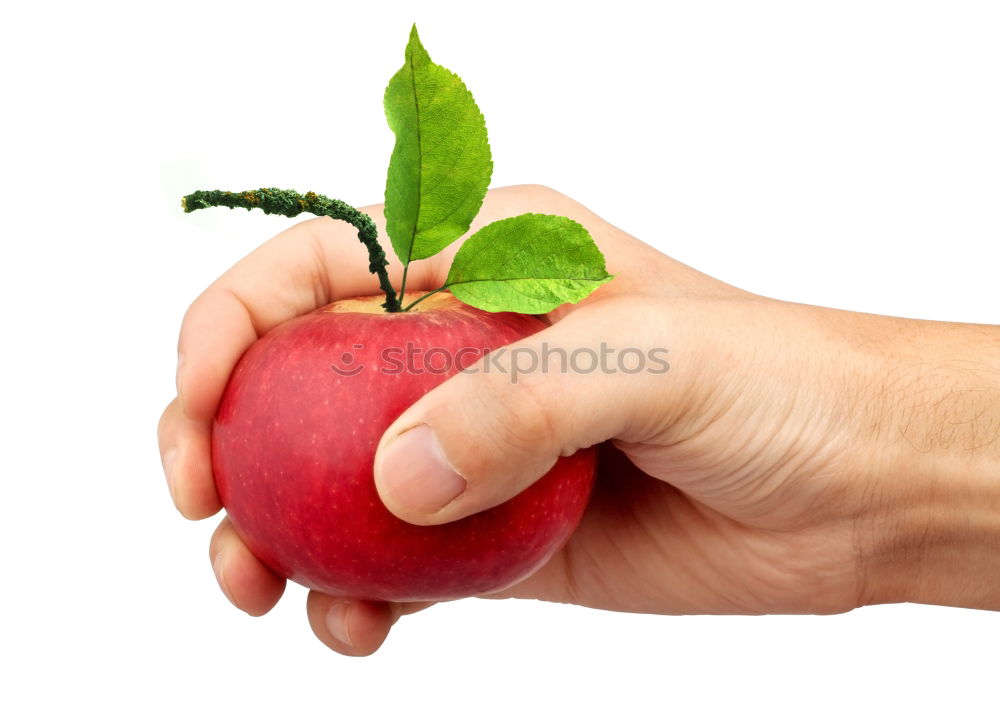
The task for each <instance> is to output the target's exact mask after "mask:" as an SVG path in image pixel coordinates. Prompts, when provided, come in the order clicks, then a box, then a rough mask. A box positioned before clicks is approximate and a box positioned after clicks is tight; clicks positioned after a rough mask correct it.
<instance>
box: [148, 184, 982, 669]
mask: <svg viewBox="0 0 1000 727" xmlns="http://www.w3.org/2000/svg"><path fill="white" fill-rule="evenodd" d="M366 211H367V212H369V214H371V215H372V217H373V218H374V219H375V220H376V223H377V224H378V225H379V227H380V230H383V229H384V228H383V224H384V220H383V219H382V218H381V214H380V208H370V209H367V210H366ZM525 211H534V212H548V213H553V214H563V215H567V216H569V217H572V218H574V219H576V220H578V221H580V222H581V223H582V224H583V225H584V226H585V227H587V228H588V229H589V230H590V232H591V233H592V234H593V236H594V238H595V240H596V241H597V243H598V245H599V246H600V247H601V249H602V250H603V251H604V253H605V256H606V257H607V261H608V269H609V270H610V271H611V272H613V273H616V274H617V277H616V279H615V280H614V281H613V282H612V283H610V284H608V285H606V286H604V287H603V288H601V289H600V290H599V291H598V292H597V293H595V294H594V295H593V296H591V297H590V298H589V299H587V300H586V301H585V302H583V303H581V304H579V305H576V306H565V307H563V308H561V309H559V310H558V311H556V312H554V313H553V314H552V315H550V316H549V319H550V321H551V322H552V323H553V325H552V326H551V327H550V328H548V329H546V330H544V331H542V332H540V333H539V334H536V335H535V336H532V337H531V338H529V339H526V340H525V341H523V342H520V343H519V344H518V347H519V348H524V347H531V348H534V349H535V350H536V352H537V353H538V354H539V356H540V355H541V354H542V351H543V348H542V347H543V345H547V347H548V350H549V351H552V350H553V349H562V350H565V351H566V352H568V353H572V352H573V351H577V350H579V349H588V350H591V351H594V352H598V353H599V352H600V351H601V350H602V349H601V347H602V344H603V345H604V346H605V347H606V348H605V350H613V351H615V352H621V351H623V350H625V349H638V350H639V351H640V352H649V351H651V350H653V349H668V350H669V355H668V356H667V359H668V361H669V365H670V368H669V371H668V372H667V373H665V374H663V373H655V372H653V371H652V370H650V369H649V368H647V369H644V370H642V371H638V372H635V373H626V372H623V371H620V370H619V371H614V370H609V371H607V372H602V371H600V370H597V371H594V372H593V373H587V374H585V373H575V372H572V371H559V370H553V369H552V368H550V370H549V371H548V373H543V372H541V371H538V370H535V371H526V372H524V373H521V374H520V375H519V377H518V381H517V383H516V384H513V383H511V382H510V381H509V377H508V375H505V374H503V373H502V372H500V371H498V370H496V369H494V370H493V371H492V372H490V373H479V374H470V375H466V376H460V377H454V378H452V379H450V380H448V381H447V382H445V383H444V384H442V385H441V386H439V387H438V388H436V389H435V390H433V391H432V392H430V393H429V394H428V395H427V396H425V397H424V398H423V399H421V400H420V401H419V402H417V403H416V404H415V405H414V406H413V407H412V408H411V409H410V410H408V411H407V412H405V413H404V414H403V415H402V416H401V417H400V419H399V420H397V422H396V423H394V424H393V425H392V427H390V429H389V430H388V431H387V432H386V434H385V436H384V437H383V440H382V443H381V445H380V448H379V452H378V454H377V456H376V462H375V475H376V482H377V485H378V488H379V492H380V494H381V496H382V498H383V501H384V502H385V503H386V505H387V506H388V507H389V508H390V509H391V510H392V511H393V512H394V513H396V514H397V515H398V516H400V517H402V518H403V519H405V520H408V521H410V522H414V523H418V524H431V523H438V522H445V521H449V520H454V519H457V518H460V517H463V516H465V515H469V514H471V513H474V512H477V511H479V510H482V509H485V508H488V507H491V506H493V505H495V504H497V503H499V502H502V501H504V500H506V499H509V498H510V497H512V496H513V495H515V494H516V493H517V492H519V491H520V490H522V489H523V488H524V487H526V486H528V485H529V484H530V483H531V482H533V481H534V480H535V479H537V478H538V477H539V476H540V475H541V474H542V473H544V472H545V471H546V470H547V468H548V467H549V466H551V464H552V462H553V461H554V460H555V457H557V456H558V455H559V454H560V453H566V452H571V451H574V450H575V449H578V448H580V447H585V446H590V445H594V444H598V443H603V442H608V441H610V442H611V443H610V444H602V445H601V446H602V449H603V451H602V465H601V469H600V473H599V478H598V482H597V485H596V487H595V492H594V497H593V500H592V502H591V505H590V507H589V508H588V510H587V513H586V514H585V516H584V520H583V522H582V523H581V525H580V527H579V529H578V530H577V532H576V533H575V534H574V536H573V537H572V539H571V540H570V541H569V542H568V543H567V545H566V546H565V547H564V548H563V550H562V551H561V552H560V553H559V554H557V555H556V557H554V558H553V559H552V560H551V561H550V562H549V563H548V564H547V565H546V566H545V567H544V568H543V569H542V570H540V571H539V572H538V573H536V574H535V575H533V576H531V577H530V578H528V579H526V580H525V581H523V582H521V583H519V584H517V585H516V586H514V587H513V588H511V589H509V590H507V591H505V592H503V593H499V594H494V595H495V597H524V598H539V599H544V600H552V601H562V602H569V603H577V604H581V605H585V606H591V607H596V608H605V609H615V610H624V611H638V612H652V613H777V612H783V613H834V612H840V611H845V610H849V609H851V608H854V607H856V606H859V605H864V604H868V603H877V602H885V601H896V600H922V601H925V602H932V603H935V602H936V603H963V604H965V605H977V606H982V607H1000V585H998V584H996V583H995V581H996V579H995V577H994V578H993V580H992V581H987V582H986V584H985V585H984V584H983V581H982V578H981V575H982V573H984V572H987V571H988V566H991V567H995V559H996V557H995V555H992V556H991V555H990V549H989V538H990V537H997V536H1000V524H998V522H997V521H1000V517H994V518H992V519H991V518H986V517H985V516H983V513H984V512H991V511H992V512H993V513H994V515H995V514H996V512H997V511H998V508H997V499H996V494H995V489H996V487H995V485H994V486H993V487H989V486H988V484H989V478H990V476H991V471H993V470H995V468H996V466H997V462H998V461H1000V451H998V450H1000V445H998V440H1000V436H998V434H997V432H998V427H1000V415H998V414H997V411H998V408H1000V406H998V404H1000V402H998V401H997V399H998V395H997V391H998V390H1000V374H998V372H997V370H996V363H997V361H1000V356H997V355H996V353H997V351H998V344H997V341H998V334H997V331H996V329H995V328H991V327H987V326H956V325H954V324H932V323H926V322H917V321H903V320H900V319H890V318H884V317H879V316H868V315H863V314H855V313H848V312H844V311H834V310H830V309H823V308H815V307H810V306H802V305H795V304H790V303H784V302H780V301H775V300H770V299H767V298H762V297H759V296H755V295H752V294H750V293H747V292H744V291H741V290H738V289H736V288H733V287H731V286H728V285H726V284H724V283H721V282H719V281H717V280H714V279H712V278H709V277H707V276H705V275H702V274H700V273H698V272H696V271H694V270H692V269H690V268H687V267H685V266H683V265H682V264H680V263H678V262H676V261H674V260H671V259H670V258H668V257H666V256H664V255H662V254H660V253H659V252H657V251H655V250H654V249H652V248H650V247H648V246H646V245H645V244H643V243H642V242H640V241H639V240H636V239H635V238H633V237H631V236H629V235H627V234H626V233H624V232H622V231H621V230H618V229H616V228H614V227H612V226H611V225H609V224H608V223H606V222H604V221H603V220H601V219H600V218H598V217H597V216H595V215H594V214H593V213H591V212H590V211H588V210H586V209H585V208H583V207H582V206H580V205H578V204H577V203H575V202H573V201H572V200H569V199H568V198H566V197H564V196H562V195H559V194H557V193H555V192H553V191H551V190H548V189H545V188H542V187H514V188H505V189H501V190H495V191H493V192H491V193H490V195H489V196H488V197H487V201H486V203H485V205H484V207H483V211H482V213H481V215H480V218H479V219H478V220H477V222H478V223H479V224H486V223H487V222H489V221H492V220H494V219H498V218H501V217H504V216H508V215H512V214H518V213H520V212H525ZM381 234H382V239H385V236H384V231H383V232H382V233H381ZM454 248H457V245H456V246H453V249H454ZM364 260H365V259H364V250H363V248H362V247H361V246H360V245H359V244H358V243H357V241H356V240H354V239H353V234H352V231H351V230H350V228H347V227H346V226H344V227H342V226H341V225H339V224H337V223H334V222H332V221H330V220H323V219H320V220H310V221H308V222H306V223H303V224H300V225H297V226H296V227H294V228H292V229H291V230H289V231H288V232H286V233H283V234H282V235H280V236H278V237H277V238H275V239H274V240H272V241H270V242H269V243H267V244H266V245H264V246H263V247H262V248H260V249H259V250H257V251H255V252H254V253H252V254H251V255H250V256H248V257H247V258H246V259H244V260H243V261H241V262H240V263H238V264H237V265H236V266H235V267H234V268H233V269H232V270H231V271H229V272H228V273H227V274H226V275H224V276H223V277H222V278H220V280H219V281H217V282H216V283H215V284H213V285H212V286H211V287H210V288H209V289H208V290H207V291H206V292H205V293H204V294H203V295H202V296H201V297H199V299H198V300H197V301H196V302H195V303H194V305H193V306H192V307H191V309H190V311H189V312H188V314H187V316H186V317H185V321H184V325H183V327H182V332H181V340H180V345H179V350H180V352H181V356H182V362H181V364H180V365H179V371H178V384H179V392H180V394H179V398H178V400H175V401H174V402H173V403H172V404H171V405H170V406H169V407H168V408H167V411H166V412H165V413H164V417H163V420H162V422H161V427H160V441H161V448H162V450H163V451H164V452H169V451H171V450H172V451H173V452H174V453H175V454H174V455H165V467H166V469H167V470H168V481H169V482H170V483H171V491H172V493H173V496H174V501H175V503H176V504H177V506H178V508H179V509H180V510H181V512H182V513H184V514H185V515H187V516H188V517H194V518H197V517H207V516H209V515H211V514H213V513H214V512H216V511H217V510H218V509H219V507H220V505H219V502H218V498H217V495H216V494H215V489H214V485H213V483H212V479H211V469H210V464H209V460H208V438H209V431H210V426H211V417H212V415H213V414H214V411H215V407H216V405H217V403H218V400H219V397H220V396H221V393H222V390H223V387H224V385H225V382H226V380H227V378H228V376H229V373H230V371H231V370H232V367H233V365H234V364H235V362H236V360H237V359H238V358H239V356H240V354H241V353H242V352H243V350H245V349H246V347H247V346H249V345H250V343H252V342H253V340H254V339H255V338H256V337H257V336H259V335H260V334H262V333H263V332H264V331H266V330H267V329H269V328H271V327H273V326H274V325H276V324H278V323H280V322H282V321H283V320H286V319H288V318H291V317H294V316H296V315H300V314H302V313H305V312H307V311H309V310H312V309H314V308H316V307H319V306H320V305H323V304H325V303H327V302H329V301H331V300H335V299H338V298H343V297H349V296H352V295H358V294H363V293H374V292H376V286H375V282H374V278H371V277H370V276H369V275H368V273H367V266H366V264H365V261H364ZM449 262H450V260H449V259H448V258H447V255H443V256H441V257H440V258H438V259H436V260H431V261H424V262H421V263H416V264H414V265H413V266H411V271H410V280H412V281H413V284H411V285H410V286H409V287H410V289H411V290H416V289H417V288H418V287H420V288H434V287H437V286H438V285H440V284H441V282H442V281H443V279H444V273H445V271H446V270H447V265H448V263H449ZM392 272H393V275H394V281H395V283H396V284H397V285H398V282H399V273H400V271H399V270H398V268H393V271H392ZM630 355H632V356H633V359H631V361H634V360H635V354H630ZM611 358H612V361H613V362H614V363H617V360H616V358H615V357H614V356H612V357H611ZM583 360H586V358H584V359H583ZM625 361H626V362H628V363H630V362H631V361H630V360H628V359H626V360H625ZM991 361H992V366H991V365H990V363H989V362H991ZM612 369H613V367H612ZM991 407H992V408H991ZM417 422H422V423H426V424H428V425H429V426H430V428H431V429H432V431H433V432H434V433H435V435H436V436H437V438H438V440H439V443H440V445H441V448H442V450H443V451H444V453H445V455H446V457H447V459H448V461H449V462H450V464H451V466H452V467H453V468H454V469H455V470H456V471H457V472H458V473H460V474H461V476H462V477H463V478H464V479H465V480H466V482H467V486H466V488H465V490H464V492H463V493H462V494H461V495H460V496H459V497H457V498H454V499H452V500H451V501H447V502H442V501H435V500H434V499H433V497H432V495H433V493H432V492H430V491H428V490H427V489H426V488H425V487H423V488H422V487H419V486H418V484H419V483H413V482H410V481H408V480H407V476H406V475H407V472H408V471H411V470H419V469H422V468H420V467H415V466H413V465H412V458H413V457H414V456H418V453H414V452H413V451H412V449H410V450H409V451H407V453H406V457H407V458H408V461H409V462H410V465H409V467H407V468H402V467H399V466H397V459H396V457H395V456H394V449H393V446H392V445H393V444H394V440H395V438H396V434H397V433H398V432H402V431H405V430H406V429H408V428H410V427H412V426H413V425H414V424H415V423H417ZM484 422H488V426H487V425H484V424H483V423H484ZM948 425H950V426H948ZM991 433H992V438H991V436H990V435H991ZM428 456H429V455H428ZM991 468H993V469H992V470H991ZM993 476H994V477H995V475H993ZM971 513H976V515H977V516H978V517H977V518H976V521H977V523H978V525H977V527H978V528H979V530H978V531H977V536H982V537H976V538H970V537H969V535H970V533H969V532H968V528H967V527H965V528H964V529H963V527H961V526H959V525H958V523H963V522H965V523H967V522H968V521H969V520H970V514H971ZM210 550H211V553H212V559H213V564H214V565H215V568H216V574H217V576H218V577H219V580H220V584H221V585H222V588H223V590H224V591H225V592H226V593H227V595H228V596H229V598H230V600H232V601H233V602H234V603H235V604H236V605H238V606H239V607H241V608H243V609H244V610H246V611H248V612H249V613H253V614H261V613H264V612H266V611H267V610H269V609H270V608H271V607H272V606H273V605H274V603H276V602H277V600H278V598H279V597H280V595H281V593H282V590H283V588H284V583H283V581H282V580H281V579H280V578H278V577H277V576H276V575H274V574H273V573H271V572H269V571H268V570H267V569H266V568H264V566H262V565H261V564H260V563H259V562H258V561H257V560H256V559H255V558H254V557H253V556H252V555H251V554H250V553H249V551H248V550H247V549H246V548H245V546H243V544H242V543H241V542H240V540H239V538H238V537H237V536H236V534H235V532H234V531H233V530H232V527H231V526H230V525H229V523H228V521H226V520H223V522H222V523H221V524H220V526H219V529H218V530H217V531H216V534H215V536H214V537H213V540H212V546H211V549H210ZM425 605H426V604H405V605H401V604H381V603H370V602H349V603H348V602H343V601H340V600H337V599H333V598H331V597H328V596H325V595H322V594H318V593H311V594H310V596H309V607H308V610H309V619H310V623H311V624H312V627H313V630H314V631H315V633H316V634H317V636H318V637H319V638H320V639H321V640H322V641H323V642H324V643H326V644H327V645H328V646H330V647H331V648H333V649H336V650H338V651H341V652H343V653H348V654H367V653H371V652H372V651H374V650H375V649H376V648H378V646H379V645H380V644H381V642H382V640H383V639H384V638H385V636H386V635H387V633H388V630H389V628H390V627H391V625H392V623H394V621H395V620H396V619H398V618H399V617H400V616H401V615H403V614H404V613H408V612H412V611H414V610H417V609H419V608H422V607H423V606H425Z"/></svg>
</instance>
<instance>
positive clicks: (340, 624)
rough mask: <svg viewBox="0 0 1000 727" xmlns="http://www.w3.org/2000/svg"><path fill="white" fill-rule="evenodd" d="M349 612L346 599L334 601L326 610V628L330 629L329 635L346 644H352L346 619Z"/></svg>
mask: <svg viewBox="0 0 1000 727" xmlns="http://www.w3.org/2000/svg"><path fill="white" fill-rule="evenodd" d="M350 613H351V604H350V603H349V602H348V601H341V602H340V603H335V604H333V605H332V606H331V607H330V610H329V611H327V612H326V628H327V629H328V630H329V631H330V635H331V636H333V638H335V639H336V640H337V641H339V642H340V643H342V644H345V645H346V646H354V642H353V641H351V629H350V626H349V624H348V620H347V619H348V616H349V615H350Z"/></svg>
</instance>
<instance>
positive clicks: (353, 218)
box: [181, 187, 400, 313]
mask: <svg viewBox="0 0 1000 727" xmlns="http://www.w3.org/2000/svg"><path fill="white" fill-rule="evenodd" d="M181 206H182V207H183V208H184V211H185V212H193V211H194V210H200V209H205V208H207V207H229V208H230V209H235V208H236V207H240V208H242V209H246V210H252V209H259V210H263V211H264V212H266V213H267V214H269V215H283V216H285V217H296V216H298V215H299V214H301V213H303V212H310V213H312V214H314V215H317V216H320V217H324V216H325V217H332V218H333V219H335V220H343V221H344V222H348V223H350V224H352V225H354V226H355V227H356V228H357V229H358V239H359V240H361V242H362V243H363V244H364V246H365V247H366V248H368V270H369V272H372V273H374V274H375V275H377V276H378V282H379V287H381V288H382V290H383V291H384V292H385V303H383V304H382V307H383V308H385V309H386V310H387V311H388V312H390V313H398V312H399V311H400V305H399V300H397V298H396V291H395V290H393V287H392V283H390V282H389V272H388V263H387V261H386V257H385V251H384V250H383V249H382V246H381V245H379V244H378V230H376V228H375V223H374V222H372V218H371V217H369V216H368V215H366V214H365V213H364V212H362V211H361V210H358V209H355V208H354V207H351V206H350V205H349V204H347V203H346V202H341V201H340V200H339V199H330V198H329V197H324V196H323V195H320V194H316V193H315V192H306V193H305V194H299V193H298V192H295V191H293V190H290V189H276V188H275V187H263V188H261V189H252V190H249V191H247V192H222V191H220V190H217V189H216V190H212V191H198V192H192V193H191V194H189V195H187V196H186V197H184V198H183V199H182V200H181Z"/></svg>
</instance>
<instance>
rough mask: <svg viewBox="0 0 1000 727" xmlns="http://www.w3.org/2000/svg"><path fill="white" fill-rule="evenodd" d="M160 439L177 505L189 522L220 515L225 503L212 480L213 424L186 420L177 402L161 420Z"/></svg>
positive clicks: (168, 477)
mask: <svg viewBox="0 0 1000 727" xmlns="http://www.w3.org/2000/svg"><path fill="white" fill-rule="evenodd" d="M157 438H158V440H159V444H160V459H161V460H162V462H163V473H164V475H165V476H166V478H167V486H168V488H169V490H170V496H171V498H172V499H173V501H174V506H175V507H176V508H177V509H178V510H179V511H180V513H181V514H182V515H183V516H184V517H186V518H188V519H190V520H201V519H202V518H206V517H211V516H212V515H214V514H215V513H217V512H218V511H219V509H220V508H221V507H222V503H221V502H219V495H218V493H217V492H216V490H215V481H214V479H213V477H212V460H211V425H210V424H209V423H208V422H202V421H194V420H192V419H189V418H188V417H186V416H185V415H184V413H183V412H182V411H181V406H180V402H179V401H178V400H177V399H174V400H173V401H172V402H170V404H169V405H168V406H167V408H166V410H164V412H163V415H162V416H161V417H160V424H159V427H157Z"/></svg>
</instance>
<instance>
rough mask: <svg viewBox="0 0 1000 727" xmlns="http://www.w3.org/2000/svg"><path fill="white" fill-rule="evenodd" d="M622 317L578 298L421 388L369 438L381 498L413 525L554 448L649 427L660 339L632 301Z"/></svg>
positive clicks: (531, 475)
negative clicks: (565, 311)
mask: <svg viewBox="0 0 1000 727" xmlns="http://www.w3.org/2000/svg"><path fill="white" fill-rule="evenodd" d="M609 302H610V301H609ZM602 303H603V301H602ZM592 309H593V310H592ZM629 316H630V317H631V318H630V321H631V322H630V324H625V325H623V323H622V320H623V316H622V313H621V312H620V311H619V312H615V311H614V306H611V305H598V304H594V305H590V306H585V307H582V308H580V309H577V310H576V311H574V312H573V313H571V314H570V315H568V316H566V317H565V318H563V319H562V320H560V321H559V322H558V323H556V324H555V325H554V326H552V327H550V328H547V329H545V330H543V331H540V332H538V333H536V334H534V335H533V336H530V337H528V338H526V339H523V340H521V341H518V342H517V343H515V344H512V345H510V346H507V347H504V348H502V349H497V350H496V351H493V352H491V353H490V354H489V356H488V357H485V358H484V359H481V360H480V361H479V362H477V363H476V364H474V365H473V366H471V367H470V368H469V369H467V370H466V371H463V372H462V373H460V374H457V375H455V376H453V377H452V378H450V379H448V380H447V381H445V382H444V383H442V384H441V385H440V386H438V387H436V388H435V389H433V390H432V391H430V392H428V393H427V394H426V395H424V397H423V398H422V399H420V400H419V401H418V402H417V403H415V404H414V405H413V406H412V407H410V408H409V409H408V410H407V411H406V412H404V413H403V414H402V415H401V416H400V417H399V418H398V419H397V420H396V421H395V422H394V423H393V424H392V425H391V426H390V427H389V429H388V430H387V431H386V432H385V434H384V435H383V437H382V441H381V442H380V443H379V447H378V451H377V453H376V456H375V483H376V486H377V488H378V492H379V496H380V497H381V498H382V501H383V502H384V503H385V505H386V507H388V508H389V510H391V511H392V512H393V513H394V514H396V515H397V516H398V517H400V518H402V519H403V520H406V521H408V522H411V523H415V524H418V525H432V524H439V523H444V522H450V521H452V520H457V519H459V518H462V517H465V516H467V515H472V514H473V513H476V512H480V511H481V510H485V509H487V508H490V507H493V506H495V505H498V504H500V503H502V502H504V501H506V500H509V499H510V498H512V497H514V496H515V495H517V494H518V493H519V492H521V491H522V490H524V489H525V488H526V487H528V486H529V485H531V484H532V483H534V482H535V481H537V480H538V479H540V478H541V477H542V476H543V475H544V474H545V473H546V472H548V470H549V469H551V468H552V466H553V465H554V464H555V463H556V460H557V458H558V457H559V456H568V455H570V454H572V453H574V452H576V451H577V450H579V449H583V448H585V447H589V446H591V445H594V444H597V443H599V442H603V441H605V440H608V439H613V438H625V439H626V441H632V440H631V439H630V437H632V436H637V435H640V433H642V432H647V433H648V432H649V431H650V429H651V427H655V424H656V420H657V419H658V418H661V417H660V414H658V412H659V411H660V409H659V407H660V403H662V402H664V401H665V397H669V390H670V387H671V383H670V381H669V379H671V378H672V377H670V376H663V375H662V374H664V373H666V372H667V371H668V370H669V364H668V362H667V359H666V354H667V346H666V345H665V344H664V342H662V341H659V342H657V341H654V340H649V339H650V334H649V332H650V331H651V330H655V326H653V327H650V326H649V322H648V321H643V320H642V318H643V316H641V315H636V311H635V309H634V307H633V308H630V309H629ZM626 319H628V318H626ZM605 331H607V332H611V335H602V332H605ZM640 332H642V333H640ZM637 335H641V336H642V338H643V339H645V340H643V341H642V342H641V343H639V344H638V345H637V341H639V340H640V339H639V338H637ZM623 351H624V352H625V354H624V355H623V354H622V352H623ZM640 359H641V361H640ZM640 363H641V365H640Z"/></svg>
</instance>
